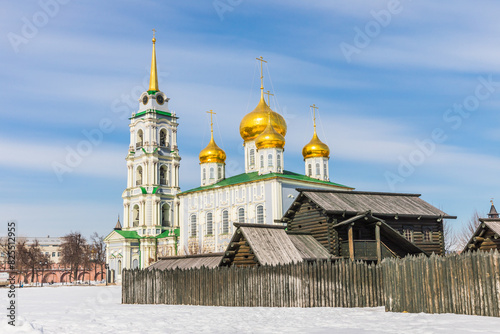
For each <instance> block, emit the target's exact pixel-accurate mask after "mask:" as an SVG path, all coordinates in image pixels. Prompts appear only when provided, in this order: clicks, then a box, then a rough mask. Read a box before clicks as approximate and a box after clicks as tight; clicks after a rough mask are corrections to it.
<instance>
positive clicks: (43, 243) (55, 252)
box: [0, 236, 63, 264]
mask: <svg viewBox="0 0 500 334" xmlns="http://www.w3.org/2000/svg"><path fill="white" fill-rule="evenodd" d="M18 240H25V241H26V245H27V246H31V245H32V244H34V243H35V241H36V240H38V244H39V246H40V250H41V251H42V253H43V254H45V255H46V256H48V257H49V259H50V261H51V262H52V263H54V264H58V263H59V262H60V261H61V258H62V255H61V244H62V243H63V239H62V238H60V237H51V236H47V237H18ZM0 258H1V260H0V262H1V263H2V264H4V263H5V262H7V254H6V253H5V252H4V251H2V252H1V253H0Z"/></svg>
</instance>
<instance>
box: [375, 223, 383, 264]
mask: <svg viewBox="0 0 500 334" xmlns="http://www.w3.org/2000/svg"><path fill="white" fill-rule="evenodd" d="M380 225H381V223H380V222H377V224H376V225H375V240H376V241H377V262H378V263H380V261H382V245H381V242H380Z"/></svg>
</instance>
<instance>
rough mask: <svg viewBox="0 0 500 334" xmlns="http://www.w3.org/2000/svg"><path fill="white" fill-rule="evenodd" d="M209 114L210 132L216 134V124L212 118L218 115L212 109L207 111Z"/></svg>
mask: <svg viewBox="0 0 500 334" xmlns="http://www.w3.org/2000/svg"><path fill="white" fill-rule="evenodd" d="M207 114H210V132H211V133H213V132H214V123H213V122H212V117H213V115H216V114H217V113H215V112H213V111H212V109H210V111H207Z"/></svg>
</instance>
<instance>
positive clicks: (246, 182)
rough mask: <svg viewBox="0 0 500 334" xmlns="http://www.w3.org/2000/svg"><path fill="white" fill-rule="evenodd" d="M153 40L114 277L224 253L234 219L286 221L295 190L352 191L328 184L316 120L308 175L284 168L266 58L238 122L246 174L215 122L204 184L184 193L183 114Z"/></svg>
mask: <svg viewBox="0 0 500 334" xmlns="http://www.w3.org/2000/svg"><path fill="white" fill-rule="evenodd" d="M155 42H156V39H155V38H153V54H152V60H151V76H150V82H149V90H148V91H147V92H144V93H143V94H142V95H141V97H140V99H139V109H138V111H137V112H136V113H133V114H132V115H131V118H130V120H131V122H130V146H129V151H128V155H127V157H126V161H127V188H126V189H125V191H124V192H123V194H122V198H123V210H124V214H123V225H122V224H121V223H120V221H118V222H117V224H116V226H115V228H114V230H113V231H112V232H111V233H110V234H109V235H108V236H107V237H106V238H105V242H106V246H107V247H106V256H107V264H108V265H109V269H110V270H113V271H114V272H115V275H116V276H115V280H116V281H118V282H120V281H121V271H122V269H128V268H145V267H147V266H148V265H150V264H152V263H153V262H155V261H156V260H157V259H158V257H164V256H175V255H189V254H199V253H212V252H221V251H223V250H225V248H226V246H227V244H228V243H229V241H230V239H231V236H232V233H233V228H234V227H233V223H234V222H241V223H258V224H281V223H279V222H278V221H279V219H280V218H281V217H282V216H283V214H284V211H285V210H287V209H288V207H289V206H290V205H291V203H292V202H293V199H294V198H295V196H296V195H297V191H296V190H295V189H296V188H314V189H330V190H332V189H336V190H345V191H349V190H353V188H350V187H346V186H344V185H341V184H336V183H333V182H330V176H329V167H328V160H329V157H330V149H329V148H328V146H327V145H326V144H324V143H323V142H321V141H320V140H319V138H318V136H317V134H316V122H314V132H313V137H312V139H311V141H310V142H309V143H308V144H307V145H305V146H304V148H303V150H302V155H303V157H304V162H305V175H302V174H298V173H294V172H291V171H287V170H286V169H285V157H284V151H285V135H286V132H287V126H286V122H285V119H284V118H283V117H282V116H281V115H280V114H278V113H276V112H275V111H273V110H271V108H270V107H269V105H268V104H267V103H266V102H265V100H264V87H263V75H262V63H263V62H264V60H263V59H262V57H261V58H260V59H258V60H260V61H261V87H260V89H261V96H260V101H259V102H258V104H257V106H256V107H255V109H254V110H253V111H252V112H250V113H248V114H247V115H245V116H244V117H243V119H242V121H241V123H240V134H241V137H242V139H243V146H244V151H245V173H243V174H239V175H235V176H231V177H227V178H226V176H225V160H226V153H225V152H224V151H223V150H222V149H221V148H219V147H218V146H217V144H216V143H215V141H214V136H213V125H212V122H211V138H210V142H209V143H208V145H207V147H206V148H205V149H203V150H202V151H201V152H200V154H199V159H200V175H201V184H200V187H198V188H194V189H190V190H185V191H181V190H180V186H179V167H180V161H181V157H180V154H179V148H178V146H177V125H178V123H177V120H178V117H177V116H176V115H175V113H173V112H171V111H170V110H169V109H168V102H169V100H170V99H169V98H168V97H166V95H165V94H164V93H163V92H162V91H160V90H159V88H158V77H157V71H156V51H155ZM313 108H314V106H313ZM211 116H212V115H211Z"/></svg>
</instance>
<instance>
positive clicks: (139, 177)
mask: <svg viewBox="0 0 500 334" xmlns="http://www.w3.org/2000/svg"><path fill="white" fill-rule="evenodd" d="M141 184H142V166H138V167H137V169H136V171H135V185H136V186H140V185H141Z"/></svg>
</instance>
